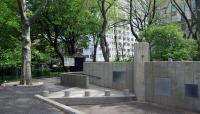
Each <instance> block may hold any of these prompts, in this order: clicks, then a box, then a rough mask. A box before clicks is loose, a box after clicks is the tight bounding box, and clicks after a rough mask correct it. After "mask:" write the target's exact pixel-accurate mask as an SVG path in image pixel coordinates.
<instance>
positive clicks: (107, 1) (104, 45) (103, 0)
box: [97, 0, 116, 62]
mask: <svg viewBox="0 0 200 114" xmlns="http://www.w3.org/2000/svg"><path fill="white" fill-rule="evenodd" d="M115 1H116V0H97V3H98V6H99V9H100V13H101V18H102V26H101V31H100V33H99V37H100V46H101V50H102V54H103V57H104V60H105V62H109V57H110V50H109V46H108V42H107V40H106V30H107V26H108V19H107V14H108V11H109V10H110V8H111V7H112V6H113V5H114V3H115Z"/></svg>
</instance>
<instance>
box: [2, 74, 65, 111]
mask: <svg viewBox="0 0 200 114" xmlns="http://www.w3.org/2000/svg"><path fill="white" fill-rule="evenodd" d="M37 81H38V80H37ZM39 81H43V82H44V85H43V86H34V87H17V86H10V87H9V86H8V87H6V88H4V89H0V114H64V113H63V112H61V111H60V110H58V109H56V108H54V107H52V106H50V105H48V104H46V103H43V102H41V101H39V100H38V99H36V98H34V95H35V94H41V93H42V91H44V90H46V89H48V90H49V91H51V92H53V91H59V90H62V89H64V87H63V86H60V85H59V84H58V83H59V82H58V81H60V80H59V79H55V78H54V79H42V80H39ZM65 89H66V88H65Z"/></svg>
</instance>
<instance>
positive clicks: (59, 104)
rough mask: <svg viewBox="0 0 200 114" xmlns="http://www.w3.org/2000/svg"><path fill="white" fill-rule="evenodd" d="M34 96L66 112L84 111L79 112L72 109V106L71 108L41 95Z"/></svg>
mask: <svg viewBox="0 0 200 114" xmlns="http://www.w3.org/2000/svg"><path fill="white" fill-rule="evenodd" d="M35 97H36V98H38V99H39V100H41V101H43V102H45V103H48V104H50V105H52V106H54V107H56V108H58V109H60V110H62V111H63V112H65V113H67V114H85V113H83V112H81V111H79V110H76V109H73V108H71V107H69V106H66V105H63V104H61V103H58V102H56V101H53V100H51V99H48V98H46V97H43V96H41V95H35Z"/></svg>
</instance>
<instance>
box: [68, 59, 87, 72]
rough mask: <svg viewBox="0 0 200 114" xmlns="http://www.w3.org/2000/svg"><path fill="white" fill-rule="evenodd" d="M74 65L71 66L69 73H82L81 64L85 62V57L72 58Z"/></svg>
mask: <svg viewBox="0 0 200 114" xmlns="http://www.w3.org/2000/svg"><path fill="white" fill-rule="evenodd" d="M74 62H75V65H74V66H71V67H70V68H69V69H70V72H80V71H83V63H84V62H85V57H74Z"/></svg>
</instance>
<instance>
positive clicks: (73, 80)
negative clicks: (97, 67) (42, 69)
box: [61, 72, 89, 88]
mask: <svg viewBox="0 0 200 114" xmlns="http://www.w3.org/2000/svg"><path fill="white" fill-rule="evenodd" d="M61 84H62V85H65V86H72V87H80V88H89V79H88V76H86V75H83V74H81V73H75V72H74V73H63V74H61Z"/></svg>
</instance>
